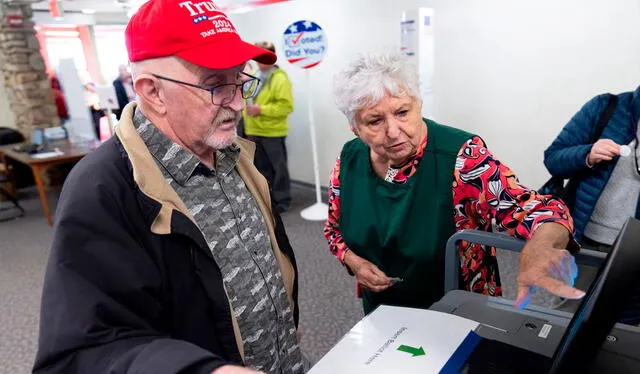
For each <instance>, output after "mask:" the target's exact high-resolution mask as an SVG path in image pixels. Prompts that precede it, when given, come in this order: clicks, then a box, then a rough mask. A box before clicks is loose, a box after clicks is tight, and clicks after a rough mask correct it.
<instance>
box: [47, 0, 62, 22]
mask: <svg viewBox="0 0 640 374" xmlns="http://www.w3.org/2000/svg"><path fill="white" fill-rule="evenodd" d="M49 13H51V17H53V18H55V19H62V15H63V14H64V10H63V9H62V1H60V0H49Z"/></svg>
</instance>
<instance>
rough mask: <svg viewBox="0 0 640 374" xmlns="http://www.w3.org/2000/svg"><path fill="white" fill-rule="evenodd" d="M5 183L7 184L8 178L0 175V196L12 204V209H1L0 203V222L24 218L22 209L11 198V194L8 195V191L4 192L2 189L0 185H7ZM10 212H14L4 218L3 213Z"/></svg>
mask: <svg viewBox="0 0 640 374" xmlns="http://www.w3.org/2000/svg"><path fill="white" fill-rule="evenodd" d="M7 182H9V178H7V176H6V175H4V174H0V196H2V197H4V198H5V199H6V200H8V201H9V202H10V203H12V204H13V206H12V207H8V208H7V207H3V206H2V202H1V201H0V213H2V214H0V222H3V221H8V220H11V219H16V218H20V217H23V216H24V208H22V207H21V206H20V203H19V202H18V200H17V199H16V198H15V196H13V195H12V194H11V193H9V191H7V190H5V189H4V187H2V183H7ZM10 210H14V211H15V212H14V213H12V214H9V215H8V216H7V217H5V216H4V214H3V213H4V212H5V211H10Z"/></svg>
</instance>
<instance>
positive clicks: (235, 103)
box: [226, 87, 244, 112]
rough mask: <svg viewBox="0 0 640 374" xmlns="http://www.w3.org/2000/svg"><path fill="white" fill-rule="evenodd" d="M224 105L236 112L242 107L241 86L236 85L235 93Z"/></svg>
mask: <svg viewBox="0 0 640 374" xmlns="http://www.w3.org/2000/svg"><path fill="white" fill-rule="evenodd" d="M226 106H227V107H229V109H231V110H233V111H236V112H239V111H241V110H242V109H243V108H244V99H243V98H242V87H238V89H237V90H236V92H235V94H234V95H233V99H232V100H231V102H230V103H229V104H227V105H226Z"/></svg>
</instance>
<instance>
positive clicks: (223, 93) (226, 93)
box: [151, 72, 260, 106]
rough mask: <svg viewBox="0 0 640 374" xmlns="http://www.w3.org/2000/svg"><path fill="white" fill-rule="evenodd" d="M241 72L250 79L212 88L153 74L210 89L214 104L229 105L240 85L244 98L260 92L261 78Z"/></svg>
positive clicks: (167, 79)
mask: <svg viewBox="0 0 640 374" xmlns="http://www.w3.org/2000/svg"><path fill="white" fill-rule="evenodd" d="M240 74H242V75H244V76H245V77H247V78H248V79H246V80H244V81H243V82H242V83H224V84H219V85H217V86H213V87H211V88H207V87H202V86H199V85H197V84H192V83H187V82H183V81H179V80H176V79H171V78H167V77H163V76H162V75H158V74H151V75H153V76H154V77H156V78H158V79H162V80H165V81H169V82H173V83H178V84H182V85H185V86H189V87H193V88H199V89H201V90H205V91H208V92H209V93H211V103H212V104H213V105H219V106H223V105H227V104H229V103H231V102H232V101H233V99H234V98H235V97H236V92H237V90H238V87H240V92H241V94H242V98H243V99H251V98H252V97H254V96H255V95H256V94H257V93H258V84H259V83H260V79H259V78H258V77H254V76H253V75H251V74H247V73H244V72H240Z"/></svg>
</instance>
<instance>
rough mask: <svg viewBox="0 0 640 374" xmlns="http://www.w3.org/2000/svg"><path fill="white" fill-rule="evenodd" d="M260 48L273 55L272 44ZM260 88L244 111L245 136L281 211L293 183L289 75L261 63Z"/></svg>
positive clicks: (286, 201)
mask: <svg viewBox="0 0 640 374" xmlns="http://www.w3.org/2000/svg"><path fill="white" fill-rule="evenodd" d="M256 45H257V46H259V47H261V48H264V49H267V50H269V51H271V52H274V53H275V51H276V48H275V46H274V45H273V43H270V42H259V43H256ZM258 68H259V70H260V71H259V73H258V77H259V78H260V86H259V87H258V95H257V96H255V98H254V99H253V101H249V102H247V106H246V109H245V111H244V133H245V136H246V138H247V139H249V140H251V141H253V142H254V143H256V155H255V166H256V167H257V168H258V170H259V171H260V173H262V175H264V177H265V178H266V179H267V181H268V182H269V186H270V187H271V189H272V196H273V199H274V200H275V203H276V209H277V210H278V212H280V213H282V212H286V211H287V210H289V208H290V207H291V181H290V179H289V170H288V167H287V148H286V145H285V140H286V137H287V134H288V133H289V122H288V121H287V117H289V114H291V112H293V93H292V90H291V81H290V80H289V77H288V76H287V73H286V72H285V71H284V70H282V69H281V68H280V67H279V66H278V65H275V64H274V65H265V64H261V63H258Z"/></svg>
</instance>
